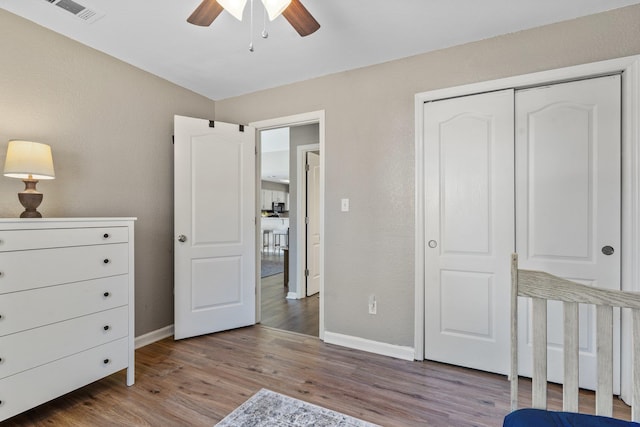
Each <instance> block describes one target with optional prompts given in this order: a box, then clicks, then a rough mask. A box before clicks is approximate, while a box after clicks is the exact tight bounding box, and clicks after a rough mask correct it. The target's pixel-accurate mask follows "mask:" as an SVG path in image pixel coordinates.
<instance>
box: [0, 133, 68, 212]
mask: <svg viewBox="0 0 640 427" xmlns="http://www.w3.org/2000/svg"><path fill="white" fill-rule="evenodd" d="M4 176H8V177H9V178H20V179H22V182H24V191H22V192H20V193H18V200H20V203H22V206H24V208H25V211H24V212H22V214H21V215H20V218H42V214H41V213H40V212H38V211H37V210H36V208H37V207H38V206H40V202H42V193H41V192H39V191H37V190H36V184H37V183H38V180H40V179H54V178H55V174H54V172H53V158H52V157H51V147H49V146H48V145H47V144H41V143H39V142H30V141H18V140H12V141H9V146H8V147H7V158H6V160H5V163H4Z"/></svg>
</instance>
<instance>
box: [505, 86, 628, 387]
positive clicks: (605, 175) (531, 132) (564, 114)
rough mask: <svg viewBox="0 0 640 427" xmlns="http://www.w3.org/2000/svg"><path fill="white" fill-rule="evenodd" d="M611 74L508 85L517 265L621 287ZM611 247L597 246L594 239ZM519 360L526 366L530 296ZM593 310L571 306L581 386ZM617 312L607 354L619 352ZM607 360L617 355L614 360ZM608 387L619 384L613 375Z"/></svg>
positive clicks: (553, 337) (557, 368) (556, 358)
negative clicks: (607, 250) (512, 96)
mask: <svg viewBox="0 0 640 427" xmlns="http://www.w3.org/2000/svg"><path fill="white" fill-rule="evenodd" d="M620 105H621V100H620V76H609V77H601V78H597V79H590V80H583V81H578V82H571V83H564V84H557V85H553V86H548V87H541V88H535V89H528V90H523V91H518V92H516V206H517V208H516V227H517V231H516V236H517V239H516V246H517V252H518V254H519V264H520V268H524V269H532V270H543V271H548V272H550V273H552V274H555V275H558V276H561V277H564V278H567V279H570V280H575V281H578V282H581V283H585V284H587V285H590V286H601V287H607V288H613V289H619V288H620V249H621V248H620V207H621V203H620V174H621V166H620V117H621V116H620V114H621V110H620ZM605 246H611V247H612V248H613V251H614V252H613V254H610V255H605V254H604V253H603V250H602V249H603V247H605ZM524 307H525V310H523V312H524V314H523V317H522V318H521V320H520V325H521V328H522V329H521V331H520V336H521V337H526V339H521V340H520V343H521V346H520V348H521V352H520V360H521V363H520V366H521V367H522V373H523V374H525V375H530V373H531V371H530V369H531V367H530V359H531V352H530V348H529V346H530V341H531V325H530V317H529V316H530V311H531V307H530V303H526V304H524ZM548 317H549V320H548V322H549V338H550V345H549V357H550V363H549V379H550V380H551V381H556V382H560V381H561V378H562V366H563V365H562V359H561V357H562V355H561V352H560V344H561V342H562V330H561V328H558V327H557V325H562V309H561V306H560V305H555V304H553V305H552V304H550V306H549V308H548ZM594 321H595V313H594V311H593V310H592V309H591V308H586V307H581V308H580V329H581V335H580V348H581V358H580V365H581V369H580V370H581V380H580V385H581V386H582V387H586V388H591V389H593V388H594V387H595V384H596V382H595V381H596V380H595V378H596V377H595V375H596V367H595V358H594V356H595V351H596V348H595V346H596V343H595V329H594V328H595V324H594ZM618 328H619V319H618V320H616V329H615V332H614V337H615V342H614V349H615V354H614V360H615V361H616V362H619V359H620V357H619V329H618ZM616 369H619V364H618V363H616ZM615 388H616V390H619V376H618V375H616V381H615Z"/></svg>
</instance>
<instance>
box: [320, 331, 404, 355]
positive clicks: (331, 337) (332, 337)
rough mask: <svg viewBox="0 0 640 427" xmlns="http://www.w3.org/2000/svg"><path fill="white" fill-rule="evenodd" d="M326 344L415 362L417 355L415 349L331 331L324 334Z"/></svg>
mask: <svg viewBox="0 0 640 427" xmlns="http://www.w3.org/2000/svg"><path fill="white" fill-rule="evenodd" d="M324 342H325V343H327V344H335V345H339V346H342V347H349V348H353V349H355V350H362V351H367V352H369V353H375V354H380V355H382V356H389V357H395V358H396V359H402V360H414V354H415V352H414V349H413V347H405V346H400V345H393V344H387V343H383V342H378V341H372V340H367V339H364V338H360V337H353V336H350V335H343V334H337V333H335V332H329V331H325V333H324Z"/></svg>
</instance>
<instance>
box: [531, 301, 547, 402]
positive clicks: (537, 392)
mask: <svg viewBox="0 0 640 427" xmlns="http://www.w3.org/2000/svg"><path fill="white" fill-rule="evenodd" d="M532 304H533V322H532V323H533V379H532V398H531V400H532V406H533V407H534V408H538V409H547V301H546V300H544V299H540V298H532Z"/></svg>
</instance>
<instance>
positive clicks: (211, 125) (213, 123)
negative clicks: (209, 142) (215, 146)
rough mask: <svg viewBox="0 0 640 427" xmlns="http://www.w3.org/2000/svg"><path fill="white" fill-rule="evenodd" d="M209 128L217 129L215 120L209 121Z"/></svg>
mask: <svg viewBox="0 0 640 427" xmlns="http://www.w3.org/2000/svg"><path fill="white" fill-rule="evenodd" d="M209 127H210V128H214V127H216V122H214V121H213V120H209Z"/></svg>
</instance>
